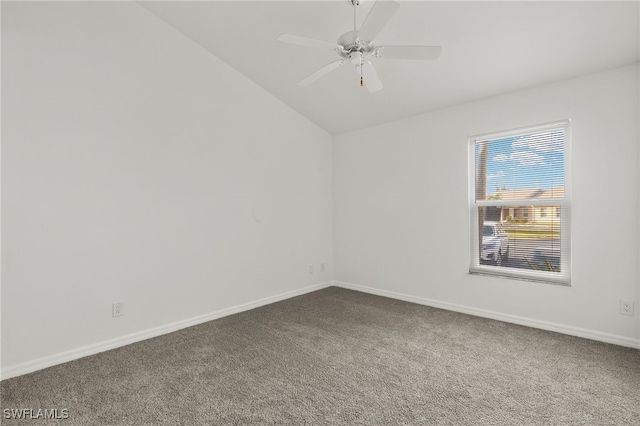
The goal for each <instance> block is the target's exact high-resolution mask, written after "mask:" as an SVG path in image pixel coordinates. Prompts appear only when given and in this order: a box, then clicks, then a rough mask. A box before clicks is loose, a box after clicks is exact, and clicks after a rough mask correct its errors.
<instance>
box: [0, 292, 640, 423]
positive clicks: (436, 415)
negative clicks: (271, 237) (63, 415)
mask: <svg viewBox="0 0 640 426" xmlns="http://www.w3.org/2000/svg"><path fill="white" fill-rule="evenodd" d="M0 389H1V398H2V404H1V405H2V408H3V409H5V408H33V409H35V410H37V409H38V408H43V409H44V408H48V409H51V408H57V409H59V410H60V409H63V408H65V409H67V410H68V416H69V417H68V419H66V420H58V421H52V420H47V421H45V420H7V419H4V418H3V419H2V424H3V425H5V424H6V425H13V424H29V425H38V424H60V425H74V426H75V425H247V424H259V425H271V424H286V425H397V424H406V425H640V351H638V350H636V349H629V348H624V347H619V346H615V345H609V344H605V343H600V342H595V341H590V340H586V339H581V338H577V337H571V336H565V335H561V334H557V333H552V332H547V331H541V330H536V329H531V328H527V327H522V326H517V325H513V324H507V323H502V322H499V321H493V320H488V319H482V318H477V317H473V316H469V315H463V314H459V313H454V312H449V311H445V310H440V309H434V308H429V307H425V306H421V305H415V304H411V303H407V302H402V301H397V300H392V299H387V298H383V297H378V296H372V295H368V294H363V293H359V292H354V291H349V290H344V289H340V288H335V287H331V288H328V289H324V290H321V291H317V292H314V293H310V294H307V295H304V296H299V297H296V298H292V299H289V300H286V301H283V302H279V303H275V304H272V305H269V306H265V307H261V308H258V309H254V310H251V311H248V312H244V313H241V314H237V315H232V316H229V317H225V318H222V319H219V320H215V321H211V322H208V323H205V324H201V325H198V326H195V327H191V328H188V329H185V330H181V331H178V332H175V333H171V334H168V335H164V336H161V337H157V338H154V339H150V340H147V341H144V342H140V343H136V344H133V345H129V346H126V347H122V348H119V349H115V350H112V351H108V352H104V353H100V354H97V355H94V356H90V357H86V358H83V359H80V360H77V361H73V362H69V363H66V364H63V365H59V366H55V367H51V368H48V369H46V370H42V371H39V372H35V373H32V374H28V375H25V376H21V377H17V378H13V379H8V380H4V381H2V383H1V384H0ZM34 413H35V412H34Z"/></svg>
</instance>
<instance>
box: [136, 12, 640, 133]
mask: <svg viewBox="0 0 640 426" xmlns="http://www.w3.org/2000/svg"><path fill="white" fill-rule="evenodd" d="M378 1H384V0H378ZM373 3H374V1H373V0H361V3H360V5H359V6H357V9H356V10H357V14H356V24H357V26H358V27H360V25H361V24H362V22H363V21H364V19H365V17H366V16H367V14H368V12H369V10H370V9H371V7H372V5H373ZM399 3H400V8H399V10H398V12H397V13H396V14H395V15H394V16H393V17H392V18H391V20H390V21H389V22H388V24H387V25H386V26H385V27H384V29H383V30H382V31H381V32H380V34H379V35H378V36H377V38H376V42H377V43H378V44H385V45H393V44H398V45H407V44H408V45H411V44H419V45H440V46H442V48H443V51H442V55H441V57H440V58H439V59H438V60H437V61H433V62H432V61H401V60H390V59H377V58H374V59H373V60H372V62H373V64H374V66H375V68H376V70H377V73H378V75H379V76H380V79H381V80H382V83H383V84H384V89H382V90H380V91H378V92H374V93H369V92H368V91H367V90H366V89H364V88H361V87H360V84H359V76H358V74H357V72H355V71H354V69H353V68H354V67H353V66H352V65H350V64H347V65H345V66H343V67H341V68H339V69H337V70H335V71H334V72H332V73H330V74H328V75H326V76H325V77H323V78H321V79H320V80H318V81H316V82H315V83H313V84H311V85H309V86H306V87H301V86H298V85H296V83H297V82H298V81H300V80H302V79H303V78H304V77H306V76H307V75H309V74H310V73H312V72H313V71H315V70H317V69H319V68H321V67H322V66H324V65H325V64H328V63H329V62H331V61H334V60H335V59H338V55H337V53H336V52H334V51H330V50H322V49H313V48H305V47H301V46H297V45H290V44H283V43H279V42H277V41H276V39H277V37H278V36H279V35H280V34H283V33H290V34H296V35H300V36H304V37H309V38H314V39H318V40H324V41H328V42H332V43H333V42H336V41H337V40H338V38H339V37H340V35H342V34H343V33H345V32H347V31H350V30H352V29H353V25H354V7H353V6H352V4H351V2H350V0H323V1H265V0H263V1H194V2H190V1H168V2H163V1H160V2H140V4H141V5H142V6H143V7H145V8H147V9H148V10H149V11H151V12H153V13H154V14H155V15H157V16H158V17H160V18H161V19H163V20H164V21H166V22H167V23H168V24H169V25H171V26H173V27H174V28H175V29H177V30H178V31H180V32H181V33H183V34H184V35H186V36H187V37H189V38H190V39H192V40H193V41H194V42H196V43H198V44H199V45H201V46H202V47H203V48H204V49H206V50H208V51H210V52H211V53H212V54H214V55H215V56H217V57H218V58H220V59H222V60H223V61H224V62H226V63H227V64H229V65H230V66H231V67H233V68H235V69H236V70H237V71H238V72H240V73H242V74H243V75H245V76H246V77H248V78H249V79H250V80H252V81H253V82H255V83H256V84H257V85H259V86H261V87H262V88H264V90H267V91H268V92H270V93H272V94H273V95H274V96H276V97H277V98H279V99H281V100H282V101H283V102H285V103H286V104H288V105H290V106H291V107H292V108H294V109H295V110H297V111H298V112H300V113H301V114H303V115H305V116H306V117H308V118H309V119H310V120H312V121H313V122H315V123H316V124H318V125H319V126H321V127H323V128H325V129H326V130H327V131H329V132H330V133H332V134H338V133H344V132H348V131H352V130H356V129H359V128H363V127H368V126H372V125H375V124H379V123H383V122H387V121H391V120H397V119H400V118H404V117H408V116H413V115H417V114H421V113H425V112H428V111H432V110H436V109H441V108H445V107H447V106H452V105H456V104H460V103H464V102H469V101H473V100H476V99H481V98H486V97H491V96H495V95H498V94H501V93H506V92H511V91H516V90H519V89H523V88H527V87H532V86H536V85H540V84H545V83H550V82H553V81H558V80H562V79H567V78H571V77H575V76H579V75H583V74H588V73H592V72H597V71H601V70H605V69H610V68H615V67H619V66H624V65H628V64H632V63H636V62H639V61H640V30H639V28H640V7H639V6H640V3H639V2H637V1H626V2H614V1H599V2H597V1H596V2H594V1H586V2H576V1H569V2H552V1H535V2H533V1H532V2H522V1H510V2H507V1H501V2H485V1H471V2H461V1H400V2H399Z"/></svg>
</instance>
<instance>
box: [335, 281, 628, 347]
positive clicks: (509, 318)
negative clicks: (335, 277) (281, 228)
mask: <svg viewBox="0 0 640 426" xmlns="http://www.w3.org/2000/svg"><path fill="white" fill-rule="evenodd" d="M333 285H334V286H335V287H342V288H346V289H349V290H355V291H361V292H363V293H369V294H375V295H378V296H384V297H389V298H392V299H398V300H404V301H406V302H412V303H417V304H420V305H426V306H431V307H434V308H440V309H446V310H449V311H455V312H460V313H463V314H469V315H474V316H478V317H483V318H490V319H494V320H498V321H503V322H508V323H512V324H518V325H524V326H527V327H532V328H538V329H541V330H548V331H555V332H557V333H563V334H568V335H571V336H577V337H583V338H585V339H591V340H597V341H600V342H605V343H612V344H614V345H619V346H626V347H630V348H636V349H640V340H639V339H632V338H629V337H624V336H618V335H615V334H610V333H602V332H600V331H594V330H588V329H584V328H579V327H572V326H568V325H563V324H556V323H552V322H547V321H540V320H536V319H532V318H526V317H520V316H516V315H508V314H503V313H500V312H495V311H489V310H485V309H478V308H474V307H470V306H463V305H457V304H454V303H448V302H441V301H438V300H433V299H427V298H423V297H416V296H410V295H408V294H403V293H396V292H394V291H387V290H380V289H377V288H373V287H367V286H363V285H358V284H351V283H346V282H342V281H334V282H333Z"/></svg>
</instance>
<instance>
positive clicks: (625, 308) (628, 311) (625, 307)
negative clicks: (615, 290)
mask: <svg viewBox="0 0 640 426" xmlns="http://www.w3.org/2000/svg"><path fill="white" fill-rule="evenodd" d="M620 313H621V314H622V315H633V300H620Z"/></svg>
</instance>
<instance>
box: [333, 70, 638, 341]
mask: <svg viewBox="0 0 640 426" xmlns="http://www.w3.org/2000/svg"><path fill="white" fill-rule="evenodd" d="M638 77H639V70H638V66H630V67H624V68H619V69H614V70H611V71H608V72H603V73H599V74H594V75H589V76H584V77H581V78H577V79H572V80H568V81H564V82H560V83H557V84H551V85H547V86H543V87H535V88H531V89H529V90H524V91H520V92H517V93H511V94H506V95H503V96H498V97H494V98H490V99H486V100H482V101H479V102H474V103H470V104H465V105H461V106H457V107H453V108H450V109H446V110H441V111H437V112H433V113H429V114H424V115H421V116H417V117H413V118H410V119H406V120H402V121H396V122H391V123H388V124H383V125H379V126H376V127H373V128H368V129H364V130H361V131H356V132H353V133H348V134H343V135H340V136H338V137H336V139H335V143H334V233H335V240H334V241H335V242H334V256H335V265H336V270H335V279H336V280H337V281H338V282H340V283H341V285H344V286H347V287H352V288H358V289H362V290H366V291H371V292H377V293H380V294H385V295H391V296H395V297H402V298H405V299H408V300H415V301H418V302H422V303H427V304H432V305H435V306H442V307H447V308H449V309H456V310H460V311H463V312H471V313H475V314H478V315H484V316H489V317H494V318H499V319H505V320H510V321H514V322H520V323H523V324H529V325H533V326H538V327H542V328H547V329H553V330H559V331H563V332H567V333H570V334H576V335H582V336H586V337H591V338H596V339H599V340H605V341H610V342H615V343H619V344H624V345H629V346H636V347H640V340H639V338H640V329H639V321H638V312H636V316H634V317H631V316H623V315H620V314H619V301H620V299H621V298H624V299H630V300H634V301H635V304H636V307H638V305H639V303H638V299H639V288H638V286H639V276H638V258H639V254H640V253H639V244H638V241H639V238H638V232H639V229H638V222H639V218H638V214H639V212H638V202H639V200H638V195H639V174H638V169H639V157H638V155H639V152H638V151H639V150H638V145H639V130H638V120H639V113H640V111H639V106H638V105H639V87H638ZM567 118H568V119H571V120H572V129H573V130H572V132H573V140H572V155H571V163H572V176H571V179H572V183H573V200H572V216H571V217H572V247H573V250H572V262H573V268H572V276H573V277H572V285H571V287H561V286H556V285H550V284H541V283H534V282H528V281H518V280H511V279H503V278H495V277H486V276H477V275H469V274H468V272H467V271H468V247H469V241H468V227H469V225H468V223H469V220H468V207H467V194H468V185H467V182H468V172H467V167H468V164H467V158H468V156H467V137H468V136H470V135H474V134H482V133H488V132H493V131H499V130H506V129H512V128H517V127H522V126H528V125H535V124H541V123H545V122H551V121H555V120H560V119H567ZM636 311H637V309H636Z"/></svg>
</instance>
